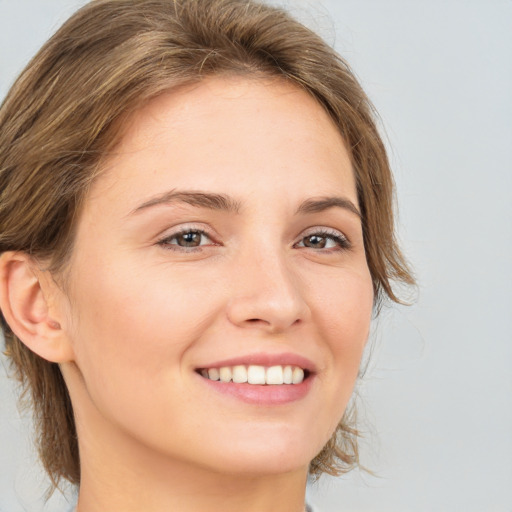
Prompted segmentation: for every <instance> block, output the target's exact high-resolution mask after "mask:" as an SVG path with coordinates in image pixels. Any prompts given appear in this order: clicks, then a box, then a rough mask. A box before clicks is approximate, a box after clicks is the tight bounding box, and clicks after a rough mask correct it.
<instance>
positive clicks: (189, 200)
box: [131, 190, 240, 214]
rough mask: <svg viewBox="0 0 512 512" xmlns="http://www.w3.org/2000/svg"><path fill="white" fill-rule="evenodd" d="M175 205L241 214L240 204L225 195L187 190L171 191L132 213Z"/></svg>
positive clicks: (143, 204)
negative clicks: (159, 206) (183, 204)
mask: <svg viewBox="0 0 512 512" xmlns="http://www.w3.org/2000/svg"><path fill="white" fill-rule="evenodd" d="M173 203H186V204H189V205H191V206H197V207H199V208H208V209H210V210H223V211H227V212H231V213H239V212H240V203H239V202H238V201H236V200H235V199H233V198H232V197H229V196H227V195H225V194H214V193H211V192H196V191H187V190H181V191H179V190H171V191H169V192H166V193H164V194H161V195H158V196H156V197H153V198H151V199H149V200H148V201H146V202H145V203H142V204H141V205H140V206H138V207H137V208H135V210H133V211H132V212H131V213H132V214H133V213H138V212H140V211H142V210H146V209H147V208H151V207H152V206H157V205H170V204H173Z"/></svg>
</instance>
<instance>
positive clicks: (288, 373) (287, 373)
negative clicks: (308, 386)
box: [283, 366, 293, 384]
mask: <svg viewBox="0 0 512 512" xmlns="http://www.w3.org/2000/svg"><path fill="white" fill-rule="evenodd" d="M283 382H284V384H291V383H292V382H293V369H292V367H291V366H285V367H284V368H283Z"/></svg>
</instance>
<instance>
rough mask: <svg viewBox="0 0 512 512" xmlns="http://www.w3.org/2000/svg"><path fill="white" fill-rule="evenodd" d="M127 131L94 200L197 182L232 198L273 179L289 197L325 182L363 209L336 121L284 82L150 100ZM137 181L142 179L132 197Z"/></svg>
mask: <svg viewBox="0 0 512 512" xmlns="http://www.w3.org/2000/svg"><path fill="white" fill-rule="evenodd" d="M123 128H124V129H123V137H122V139H121V141H120V144H119V145H118V146H117V148H116V150H115V151H114V152H113V153H112V154H111V155H109V156H108V157H107V158H106V159H105V161H104V165H103V172H102V173H101V175H100V178H99V179H98V181H97V183H96V184H95V186H93V189H92V190H91V197H90V198H91V199H93V200H95V199H96V198H97V197H98V194H100V195H102V194H103V193H104V191H105V188H112V187H114V188H117V189H118V192H119V193H120V194H123V195H124V197H125V199H126V200H127V201H132V200H135V199H136V197H131V196H137V197H139V196H140V195H141V194H143V193H145V192H147V193H148V194H150V193H152V192H153V193H154V192H158V190H156V188H158V187H165V186H166V185H167V186H169V187H178V188H179V187H186V188H190V186H191V184H194V182H195V183H196V184H200V186H201V188H204V187H207V188H211V189H216V188H219V187H220V188H223V190H219V191H221V192H227V193H229V192H230V191H229V190H226V189H233V190H232V192H233V193H234V194H236V192H237V190H236V189H237V188H241V187H243V186H244V185H246V186H251V187H253V186H256V185H260V186H261V187H267V188H268V187H269V184H271V183H272V184H273V186H274V185H275V187H284V186H288V187H289V189H290V191H291V189H292V188H293V186H294V185H296V186H302V188H303V189H304V187H306V188H308V187H310V188H311V189H312V191H313V189H315V187H316V188H318V186H319V187H320V188H322V187H323V188H324V189H325V190H322V191H320V190H319V191H318V192H319V193H324V194H328V193H329V192H332V190H328V189H332V188H333V187H335V188H336V189H339V188H340V187H342V188H343V189H344V190H343V192H344V193H347V192H348V193H350V194H351V195H352V196H353V197H352V199H353V200H354V202H356V203H357V198H356V197H355V181H354V176H353V172H352V166H351V162H350V156H349V154H348V152H347V150H346V147H345V144H344V141H343V139H342V137H341V135H340V133H339V131H338V129H337V127H336V126H335V124H334V122H333V121H332V120H331V118H330V116H329V115H328V114H327V112H326V111H325V110H324V108H323V107H322V106H321V105H320V104H319V103H318V102H317V101H316V100H315V99H314V98H313V97H312V96H311V95H310V94H308V93H307V92H305V91H303V90H302V89H300V88H299V87H297V86H295V85H293V84H290V83H288V82H285V81H283V80H281V79H275V78H274V79H269V78H265V79H262V78H247V77H242V78H241V77H229V78H218V77H215V78H209V79H206V80H204V81H202V82H200V83H198V84H192V85H186V86H182V87H180V88H178V89H175V90H173V91H170V92H167V93H164V94H162V95H160V96H159V97H157V98H154V99H153V100H151V101H150V102H149V103H148V104H146V105H145V106H144V107H143V108H141V109H139V110H138V111H137V112H136V113H135V114H134V115H132V116H131V117H130V118H129V119H128V120H127V121H126V124H125V126H124V127H123ZM134 180H135V181H137V180H138V181H139V182H140V183H139V184H138V186H137V187H135V189H133V190H132V192H130V191H129V190H128V189H129V187H130V184H133V183H132V182H133V181H134ZM165 182H167V183H165ZM257 189H258V187H257V186H256V187H255V189H254V190H257ZM213 191H216V190H213Z"/></svg>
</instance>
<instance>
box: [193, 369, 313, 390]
mask: <svg viewBox="0 0 512 512" xmlns="http://www.w3.org/2000/svg"><path fill="white" fill-rule="evenodd" d="M200 373H201V375H202V376H203V377H205V378H207V379H210V380H220V381H221V382H235V383H237V384H243V383H245V382H248V383H249V384H255V385H264V384H267V385H275V386H279V385H282V384H300V383H301V382H302V381H303V380H304V370H303V369H302V368H299V367H298V366H290V365H286V366H281V365H276V366H270V367H265V366H259V365H250V366H244V365H236V366H233V367H231V366H222V367H221V368H208V369H206V368H205V369H202V370H201V371H200Z"/></svg>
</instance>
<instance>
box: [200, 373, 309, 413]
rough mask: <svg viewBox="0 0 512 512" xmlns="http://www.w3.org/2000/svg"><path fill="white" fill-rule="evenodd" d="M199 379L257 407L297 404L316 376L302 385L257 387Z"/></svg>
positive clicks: (219, 390) (216, 389) (211, 387)
mask: <svg viewBox="0 0 512 512" xmlns="http://www.w3.org/2000/svg"><path fill="white" fill-rule="evenodd" d="M199 378H200V379H201V380H202V381H203V382H204V383H205V384H206V385H207V386H209V387H210V389H213V390H215V391H217V392H219V393H223V394H225V395H231V396H233V397H235V398H237V399H239V400H241V401H243V402H246V403H249V404H255V405H261V406H265V405H283V404H288V403H291V402H296V401H297V400H300V399H301V398H304V397H305V396H306V395H307V394H308V392H309V390H310V389H311V385H312V383H313V379H314V376H313V375H309V376H308V378H306V379H304V380H303V381H302V382H301V383H300V384H281V385H272V384H267V385H255V384H247V383H244V384H237V383H235V382H221V381H218V380H210V379H206V378H205V377H202V376H200V375H199Z"/></svg>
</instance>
